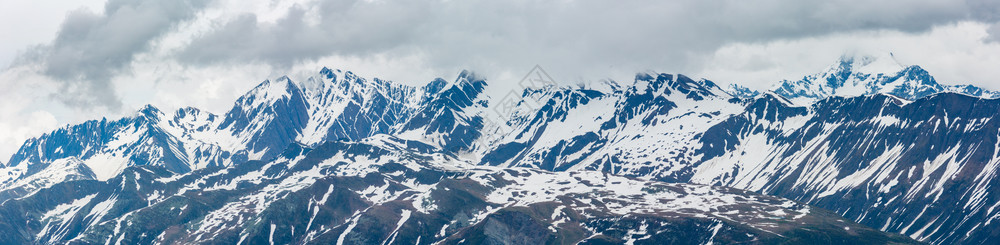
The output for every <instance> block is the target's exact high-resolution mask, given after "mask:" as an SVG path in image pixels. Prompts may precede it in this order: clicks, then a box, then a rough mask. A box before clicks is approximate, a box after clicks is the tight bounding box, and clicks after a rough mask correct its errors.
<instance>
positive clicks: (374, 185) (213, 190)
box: [0, 135, 916, 244]
mask: <svg viewBox="0 0 1000 245" xmlns="http://www.w3.org/2000/svg"><path fill="white" fill-rule="evenodd" d="M414 144H417V145H419V146H416V147H415V146H414ZM430 147H432V146H430V145H421V144H420V143H416V142H412V141H405V140H400V139H395V138H392V137H388V136H384V135H383V136H377V137H374V138H369V139H366V140H364V141H363V142H357V143H345V142H327V143H323V144H321V145H318V146H317V147H316V148H303V147H300V146H295V145H293V146H292V147H290V148H288V149H287V151H286V152H284V153H283V154H281V156H280V157H278V158H277V159H275V160H272V161H251V162H247V163H244V164H240V165H236V166H233V167H231V168H222V169H219V168H214V169H204V170H198V171H193V172H190V173H188V174H184V175H175V174H173V173H171V172H170V171H168V170H166V169H165V168H163V167H159V166H138V167H131V168H128V169H126V170H125V171H124V172H122V174H121V175H119V176H117V177H115V178H112V179H110V180H108V181H105V182H101V181H70V182H64V183H60V184H57V185H56V186H54V187H53V188H50V189H47V190H45V191H41V192H39V193H38V194H35V195H31V196H29V197H26V198H23V199H16V200H10V201H8V202H6V203H4V204H3V205H2V207H3V211H4V212H3V213H0V215H3V218H4V221H5V222H0V230H3V231H11V232H3V234H0V239H3V240H4V241H6V242H10V243H35V242H37V243H84V244H92V243H116V244H118V243H125V244H148V243H193V242H197V243H237V244H243V243H254V244H257V243H281V244H285V243H321V244H333V243H337V244H343V243H347V244H431V243H438V242H441V243H447V244H456V243H489V244H493V243H517V244H541V243H577V242H590V243H679V242H685V243H686V242H695V243H713V242H714V243H745V242H750V243H781V242H793V243H832V242H835V241H842V242H849V243H857V244H884V243H899V244H916V241H913V240H909V239H908V238H906V237H903V236H899V235H894V234H891V233H884V232H880V231H877V230H874V229H871V228H868V227H865V226H862V225H859V224H856V223H854V222H850V221H847V220H844V219H842V218H841V217H839V216H837V215H836V214H833V213H831V212H829V211H824V210H822V209H816V208H812V207H809V206H807V205H803V204H801V203H797V202H794V201H791V200H787V199H783V198H777V197H772V196H763V195H759V194H754V193H751V192H746V191H742V190H737V189H732V188H725V187H710V186H704V185H691V184H670V183H662V182H655V181H644V180H637V179H631V178H625V177H620V176H614V175H609V174H607V173H601V172H597V171H582V172H549V171H544V170H537V169H527V168H507V169H503V168H496V167H475V166H472V165H463V164H461V163H457V161H456V159H452V158H451V157H450V156H448V155H444V154H440V153H420V152H417V151H413V149H421V148H430ZM66 189H73V190H75V191H74V192H72V193H65V192H62V191H60V190H66ZM816 232H821V233H822V234H823V235H822V236H816V235H815V234H816Z"/></svg>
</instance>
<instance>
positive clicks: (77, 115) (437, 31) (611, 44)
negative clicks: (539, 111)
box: [0, 0, 1000, 161]
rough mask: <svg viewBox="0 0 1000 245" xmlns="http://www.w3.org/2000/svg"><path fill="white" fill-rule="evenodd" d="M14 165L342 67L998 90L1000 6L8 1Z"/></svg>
mask: <svg viewBox="0 0 1000 245" xmlns="http://www.w3.org/2000/svg"><path fill="white" fill-rule="evenodd" d="M0 36H2V37H3V38H0V67H2V68H0V69H2V70H0V98H2V100H3V102H0V159H2V160H4V161H5V160H6V159H7V157H8V156H9V155H10V154H12V153H13V152H14V151H16V150H17V148H18V147H19V146H20V145H21V143H22V142H23V141H24V140H25V139H26V138H28V137H34V136H37V135H40V134H42V133H45V132H49V131H51V130H53V129H55V128H58V127H60V126H63V125H65V124H67V123H79V122H81V121H84V120H88V119H100V118H101V117H108V118H117V117H120V116H122V115H127V114H130V113H131V112H132V111H134V110H135V109H137V108H139V107H140V106H142V105H145V104H153V105H155V106H157V107H160V108H162V109H164V110H173V109H175V108H179V107H183V106H194V107H198V108H203V109H206V110H209V111H212V112H215V113H222V112H224V111H225V110H227V109H228V108H229V107H230V106H231V105H232V103H233V101H234V100H235V99H236V97H238V96H239V95H241V94H242V93H243V92H245V91H247V90H248V89H249V88H251V87H252V86H254V85H256V84H257V83H259V82H261V81H263V80H264V79H268V78H275V77H279V76H281V75H289V76H290V77H292V78H293V79H296V78H301V77H304V76H307V75H309V74H312V73H315V72H317V71H318V70H319V68H321V67H324V66H327V67H331V68H340V69H344V70H352V71H354V72H356V73H359V74H360V75H362V76H365V77H369V78H370V77H380V78H384V79H390V80H394V81H397V82H402V83H407V84H414V85H419V84H424V83H426V82H428V81H431V80H433V79H434V78H435V77H442V78H445V79H447V80H452V79H454V77H455V76H456V75H457V74H458V72H459V71H461V70H463V69H468V70H472V71H476V72H477V73H479V74H481V75H484V76H486V77H487V78H488V79H489V80H490V82H491V84H504V83H511V82H516V81H517V80H518V79H519V78H520V77H521V76H522V75H523V74H524V73H526V72H527V71H529V70H530V69H531V67H533V66H534V65H536V64H538V65H541V66H542V67H544V68H545V69H546V70H547V71H548V73H550V74H551V75H552V76H553V78H555V79H556V80H559V81H561V82H565V83H580V82H587V81H595V80H601V79H613V80H618V81H626V82H630V81H631V78H632V77H633V75H634V74H635V73H636V72H645V71H656V72H666V73H683V74H688V75H690V76H693V77H701V78H707V79H711V80H714V81H717V82H719V83H720V84H730V83H738V84H742V85H744V86H747V87H751V88H754V89H767V88H769V87H770V86H771V85H772V84H774V83H775V82H777V81H779V80H782V79H797V78H801V77H802V76H804V75H807V74H812V73H816V72H819V71H820V70H822V69H823V68H824V67H826V66H828V65H829V64H831V63H832V62H834V61H835V60H836V59H837V58H838V57H839V56H841V55H842V54H845V53H862V54H863V53H876V52H893V53H894V54H895V56H896V57H897V59H898V60H899V61H900V62H902V63H904V64H905V65H920V66H922V67H924V68H925V69H927V70H929V71H930V72H931V74H932V75H934V76H935V77H937V78H938V80H939V81H940V82H942V83H946V84H958V83H968V84H975V85H979V86H982V87H986V88H989V89H995V90H998V89H1000V69H998V68H997V67H1000V1H996V0H964V1H963V0H907V1H902V0H887V1H867V0H865V1H862V0H823V1H803V0H763V1H744V0H721V1H720V0H676V1H573V0H562V1H476V0H472V1H413V0H398V1H397V0H370V1H331V0H287V1H286V0H265V1H246V0H161V1H154V0H110V1H102V0H4V1H2V2H0Z"/></svg>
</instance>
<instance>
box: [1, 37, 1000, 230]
mask: <svg viewBox="0 0 1000 245" xmlns="http://www.w3.org/2000/svg"><path fill="white" fill-rule="evenodd" d="M490 89H494V87H491V86H489V84H488V83H487V81H486V79H485V78H484V77H482V76H479V75H476V74H474V73H472V72H468V71H464V72H462V73H461V74H459V75H458V76H457V78H456V79H455V80H453V81H451V82H449V81H446V80H443V79H436V80H433V81H431V82H429V83H427V84H426V85H424V86H409V85H404V84H400V83H395V82H392V81H386V80H380V79H367V78H363V77H360V76H358V75H356V74H354V73H352V72H349V71H341V70H336V69H326V68H324V69H322V70H321V71H320V72H318V73H317V74H315V75H313V76H311V77H309V78H307V79H304V80H302V81H292V80H291V79H289V78H287V77H282V78H279V79H276V80H273V81H272V80H268V81H264V82H262V83H261V84H260V85H258V86H257V87H255V88H254V89H252V90H251V91H249V92H247V93H246V94H245V95H243V96H241V97H240V98H239V99H237V101H236V103H235V104H234V106H233V107H232V109H230V110H229V111H227V112H226V113H225V114H222V115H216V114H212V113H210V112H207V111H201V110H199V109H196V108H182V109H179V110H176V111H173V112H163V111H160V110H159V109H157V108H156V107H153V106H146V107H143V108H142V109H140V110H138V111H137V112H135V113H134V114H132V115H131V116H127V117H124V118H120V119H116V120H108V119H102V120H93V121H87V122H84V123H82V124H78V125H70V126H66V127H63V128H60V129H58V130H55V131H53V132H50V133H47V134H44V135H41V136H39V137H35V138H32V139H29V140H27V141H26V142H25V143H24V145H23V146H22V147H21V148H20V149H19V150H18V151H17V153H15V154H14V155H13V156H12V157H11V158H10V160H9V161H7V163H6V165H4V166H3V168H2V169H0V227H3V228H2V229H0V230H3V231H4V232H0V233H3V234H0V237H3V239H2V240H4V241H10V243H112V242H115V243H118V242H124V243H153V242H156V243H190V242H206V243H243V242H247V243H272V244H273V243H309V242H317V243H334V242H336V243H338V244H340V243H345V242H346V243H360V244H371V243H381V244H393V243H406V244H412V243H419V244H422V243H437V242H442V243H501V244H537V243H578V242H583V243H699V244H700V243H711V242H720V243H747V242H749V243H781V242H793V243H843V242H848V243H873V244H884V243H918V242H927V243H933V244H953V243H960V244H980V243H987V242H988V241H989V239H990V238H994V237H997V236H1000V234H995V231H997V230H1000V227H998V224H997V223H993V222H992V221H993V220H994V219H995V218H996V217H1000V210H997V209H995V208H996V206H997V203H1000V200H998V195H997V193H998V192H1000V189H998V188H1000V187H998V184H1000V183H997V182H998V181H1000V180H997V178H996V177H997V168H998V165H1000V118H998V117H1000V99H997V98H998V97H1000V93H997V92H994V91H988V90H985V89H981V88H978V87H975V86H970V85H965V86H952V85H941V84H939V83H938V82H937V81H936V80H935V79H934V78H933V77H932V76H930V75H929V73H928V72H927V71H925V70H923V69H922V68H920V67H919V66H905V67H904V66H901V65H899V63H898V62H896V61H895V59H893V57H892V55H891V54H886V55H881V56H862V57H851V56H845V57H842V58H841V59H840V60H838V61H837V62H835V63H834V64H833V65H831V66H830V67H828V68H827V69H825V70H824V71H823V72H821V73H818V74H816V75H810V76H806V77H804V78H803V79H801V80H799V81H794V82H792V81H781V82H779V83H778V85H776V86H775V87H774V88H773V89H771V90H769V91H754V90H751V89H748V88H745V87H740V86H730V87H728V88H726V89H723V88H722V87H720V86H718V85H717V84H716V83H715V82H712V81H709V80H704V79H700V80H695V79H691V78H689V77H687V76H684V75H679V74H657V73H640V74H637V75H636V76H635V79H634V81H632V82H630V83H619V82H615V81H604V82H602V83H599V84H591V85H585V86H559V85H556V84H549V85H544V86H524V87H523V89H518V90H515V91H510V93H502V91H501V93H494V92H495V91H491V90H490ZM498 94H499V95H503V94H506V96H502V97H495V95H498ZM153 220H155V221H156V222H150V221H153ZM296 230H298V232H296Z"/></svg>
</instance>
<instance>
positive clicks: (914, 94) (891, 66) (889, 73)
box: [771, 52, 1000, 105]
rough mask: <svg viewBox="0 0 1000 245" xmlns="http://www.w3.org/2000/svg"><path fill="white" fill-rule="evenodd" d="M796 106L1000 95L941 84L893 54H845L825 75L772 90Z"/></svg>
mask: <svg viewBox="0 0 1000 245" xmlns="http://www.w3.org/2000/svg"><path fill="white" fill-rule="evenodd" d="M771 90H772V91H774V92H775V93H777V94H779V95H781V96H784V97H786V98H788V99H790V100H792V101H794V102H796V104H801V105H806V104H811V103H813V102H815V101H817V100H820V99H823V98H827V97H832V96H839V97H855V96H861V95H873V94H890V95H893V96H897V97H900V98H903V99H907V100H916V99H920V98H923V97H927V96H929V95H932V94H936V93H943V92H953V93H962V94H967V95H971V96H977V97H983V98H988V99H989V98H997V97H1000V93H998V92H994V91H987V90H985V89H981V88H978V87H975V86H972V85H960V86H947V85H941V84H939V83H938V82H937V80H935V79H934V77H933V76H931V75H930V73H929V72H928V71H926V70H924V69H923V68H922V67H920V66H916V65H910V66H904V65H902V64H900V63H899V62H898V61H897V60H896V58H895V57H894V56H893V54H892V53H888V52H887V53H879V54H877V55H843V56H841V57H840V59H838V60H837V61H836V62H834V63H833V64H831V65H830V66H828V67H827V68H826V69H824V70H823V72H820V73H817V74H813V75H808V76H805V77H803V78H802V79H800V80H797V81H790V80H783V81H781V82H779V83H778V84H776V85H775V86H774V87H773V88H772V89H771Z"/></svg>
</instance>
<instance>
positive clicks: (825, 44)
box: [694, 22, 1000, 90]
mask: <svg viewBox="0 0 1000 245" xmlns="http://www.w3.org/2000/svg"><path fill="white" fill-rule="evenodd" d="M987 28H989V25H987V24H983V23H977V22H960V23H955V24H946V25H942V26H937V27H935V28H934V29H932V30H930V31H928V32H922V33H906V32H901V31H896V30H876V31H856V32H848V33H835V34H829V35H823V36H817V37H808V38H801V39H791V40H775V41H770V42H761V43H733V44H729V45H726V46H723V47H721V48H719V49H718V50H716V51H715V52H714V53H713V54H712V55H709V56H708V57H709V58H708V60H707V61H706V62H705V63H704V64H703V65H702V66H703V67H704V69H702V70H701V71H698V72H695V73H694V74H696V75H697V76H702V77H707V78H710V79H713V80H715V81H717V82H720V83H734V82H735V83H740V84H742V85H744V86H748V87H751V88H756V89H767V88H770V86H771V85H773V84H774V83H775V82H776V81H779V80H782V79H789V80H793V79H799V78H801V77H802V76H805V75H810V74H815V73H818V72H820V71H822V69H823V68H825V67H826V66H828V65H831V64H832V63H833V62H834V61H835V60H836V59H837V57H839V56H840V55H842V54H844V53H845V52H860V53H874V52H892V53H893V54H894V55H895V57H896V58H897V60H898V61H899V62H901V63H903V65H919V66H921V67H923V68H924V69H926V70H927V71H928V72H930V74H931V75H933V76H934V77H935V78H937V80H938V82H940V83H943V84H975V85H978V86H981V87H984V88H988V89H992V90H1000V79H998V78H1000V69H996V67H1000V42H991V41H989V40H988V38H987V37H988V34H987V33H986V30H987Z"/></svg>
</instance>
